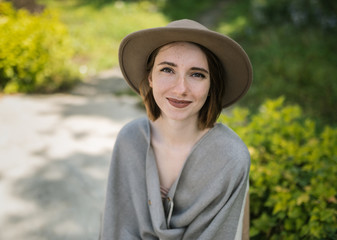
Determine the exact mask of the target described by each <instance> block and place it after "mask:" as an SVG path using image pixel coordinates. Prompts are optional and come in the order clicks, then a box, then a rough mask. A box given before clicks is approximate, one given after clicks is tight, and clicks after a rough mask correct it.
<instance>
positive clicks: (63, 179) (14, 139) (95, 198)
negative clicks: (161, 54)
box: [0, 70, 145, 240]
mask: <svg viewBox="0 0 337 240" xmlns="http://www.w3.org/2000/svg"><path fill="white" fill-rule="evenodd" d="M126 88H127V86H126V83H125V82H124V81H123V79H122V77H121V74H120V72H119V71H118V70H111V71H107V72H103V73H101V74H100V75H99V76H97V77H95V78H92V79H91V80H90V81H88V82H86V83H84V84H81V85H79V86H78V87H77V88H75V89H74V90H73V91H72V92H71V93H69V94H55V95H5V96H1V97H0V133H1V134H0V202H1V205H0V226H1V230H0V239H1V240H14V239H15V240H94V239H97V238H98V233H99V227H100V217H101V210H102V207H103V202H104V196H105V187H106V177H107V171H108V166H109V160H110V156H111V152H112V148H113V145H114V141H115V137H116V135H117V133H118V131H119V130H120V128H121V127H122V126H123V125H124V124H125V123H126V122H128V121H131V120H132V119H134V118H137V117H139V116H142V115H145V112H144V111H143V109H140V108H139V107H138V103H139V99H138V98H136V97H130V96H119V97H117V96H115V94H114V93H116V92H120V91H123V90H125V89H126Z"/></svg>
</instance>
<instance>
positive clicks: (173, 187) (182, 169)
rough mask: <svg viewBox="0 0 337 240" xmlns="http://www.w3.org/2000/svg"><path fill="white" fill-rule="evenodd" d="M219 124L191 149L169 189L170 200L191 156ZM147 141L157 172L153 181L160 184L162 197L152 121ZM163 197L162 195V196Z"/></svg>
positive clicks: (148, 123) (149, 125) (148, 122)
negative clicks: (152, 139) (152, 142)
mask: <svg viewBox="0 0 337 240" xmlns="http://www.w3.org/2000/svg"><path fill="white" fill-rule="evenodd" d="M218 125H219V124H217V123H216V124H215V125H214V127H213V128H210V129H209V130H208V131H207V132H206V133H205V134H204V135H203V136H202V137H201V138H200V139H199V140H198V141H197V142H196V143H195V144H194V145H193V147H192V148H191V151H190V153H189V154H188V155H187V157H186V160H185V161H184V164H183V166H182V168H181V169H180V172H179V174H178V175H177V178H176V179H175V181H174V182H173V184H172V186H171V187H170V188H169V191H168V194H167V197H168V198H170V199H173V198H174V194H175V192H176V188H177V185H178V183H179V179H180V177H181V175H182V173H183V171H184V169H185V166H186V164H187V161H188V160H189V159H190V156H191V155H192V154H193V152H194V151H195V150H196V149H197V148H198V146H199V145H200V144H201V143H202V142H203V141H205V140H206V139H207V138H208V136H209V135H210V134H211V133H212V132H213V131H214V129H215V128H217V127H218ZM147 141H148V151H147V152H148V153H149V151H151V153H152V154H151V155H152V157H153V160H154V161H153V164H154V166H155V170H156V179H152V181H156V182H157V183H158V186H159V195H160V186H161V185H160V178H159V171H158V166H157V162H156V159H155V153H154V149H153V147H152V144H151V123H150V120H148V121H147ZM148 156H149V154H147V157H148ZM160 196H161V195H160Z"/></svg>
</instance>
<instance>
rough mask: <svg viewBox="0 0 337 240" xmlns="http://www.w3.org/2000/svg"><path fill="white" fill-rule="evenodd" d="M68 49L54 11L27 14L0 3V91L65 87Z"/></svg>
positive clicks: (67, 83)
mask: <svg viewBox="0 0 337 240" xmlns="http://www.w3.org/2000/svg"><path fill="white" fill-rule="evenodd" d="M72 54H73V52H72V48H71V45H70V41H69V36H68V32H67V29H66V27H65V25H63V24H62V23H61V22H60V21H59V20H58V18H57V16H56V15H55V13H54V12H52V11H50V10H46V11H45V12H44V13H43V14H41V15H31V14H29V13H28V12H27V11H25V10H18V11H16V10H14V9H13V8H12V6H11V5H10V3H8V2H1V3H0V90H2V91H4V92H5V93H15V92H54V91H57V90H60V89H64V88H67V87H69V86H70V85H71V84H72V83H73V82H74V81H75V75H73V74H72V72H71V70H70V69H69V65H70V59H71V57H72Z"/></svg>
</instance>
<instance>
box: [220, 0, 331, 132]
mask: <svg viewBox="0 0 337 240" xmlns="http://www.w3.org/2000/svg"><path fill="white" fill-rule="evenodd" d="M336 3H337V2H336V1H335V2H333V1H329V2H328V1H303V0H295V1H290V0H282V1H278V0H266V1H259V0H243V1H239V2H232V3H230V4H228V5H227V12H226V15H225V14H224V17H223V20H222V21H221V23H220V24H219V26H218V31H220V32H222V33H225V34H229V35H230V36H232V37H233V38H234V39H236V40H237V41H238V42H239V43H240V44H241V45H242V46H243V48H244V49H245V50H246V52H247V53H248V55H249V56H250V59H251V61H252V64H253V68H254V82H253V85H252V88H251V89H250V91H249V92H248V94H247V97H246V98H245V99H244V101H242V102H241V103H242V104H244V105H245V106H246V107H249V108H250V109H256V108H258V107H259V106H260V105H261V104H262V102H263V101H264V99H266V98H278V97H279V96H285V97H286V100H287V102H288V103H295V104H299V105H300V106H301V108H302V109H303V112H304V113H305V114H306V115H307V116H310V117H311V118H314V119H315V120H316V123H317V124H318V126H319V127H321V126H324V124H329V125H335V126H336V123H337V114H336V110H335V103H336V102H337V81H336V76H337V68H336V62H337V54H336V52H337V45H336V37H337V31H336V30H337V9H336V8H337V4H336ZM316 7H317V8H316ZM295 8H296V11H295V10H294V9H295ZM334 9H335V10H334ZM260 15H261V16H260ZM300 17H301V19H297V18H300ZM296 19H297V20H296Z"/></svg>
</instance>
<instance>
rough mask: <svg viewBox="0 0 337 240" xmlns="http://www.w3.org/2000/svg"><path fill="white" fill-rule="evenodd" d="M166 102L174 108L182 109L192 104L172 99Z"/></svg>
mask: <svg viewBox="0 0 337 240" xmlns="http://www.w3.org/2000/svg"><path fill="white" fill-rule="evenodd" d="M167 100H168V102H169V103H170V104H171V105H172V106H173V107H176V108H184V107H187V106H188V105H190V104H191V103H192V101H186V100H178V99H174V98H167Z"/></svg>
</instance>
